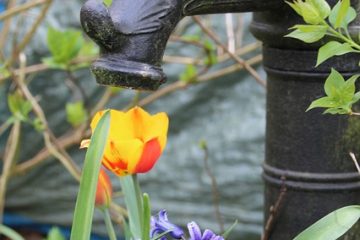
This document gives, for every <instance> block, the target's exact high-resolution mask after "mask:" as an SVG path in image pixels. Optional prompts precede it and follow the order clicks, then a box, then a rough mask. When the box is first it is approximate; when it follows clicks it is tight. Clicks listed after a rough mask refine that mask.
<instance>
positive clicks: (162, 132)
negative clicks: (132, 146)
mask: <svg viewBox="0 0 360 240" xmlns="http://www.w3.org/2000/svg"><path fill="white" fill-rule="evenodd" d="M168 127H169V118H168V116H167V115H166V113H163V112H162V113H158V114H155V115H154V116H152V119H151V121H150V122H149V123H147V124H146V126H145V131H144V139H145V141H149V140H150V139H152V138H154V137H157V138H158V140H159V143H160V147H161V150H164V148H165V145H166V138H167V131H168Z"/></svg>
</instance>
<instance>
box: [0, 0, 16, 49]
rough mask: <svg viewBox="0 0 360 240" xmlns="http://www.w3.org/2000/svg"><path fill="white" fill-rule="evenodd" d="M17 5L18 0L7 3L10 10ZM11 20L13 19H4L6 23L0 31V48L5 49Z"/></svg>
mask: <svg viewBox="0 0 360 240" xmlns="http://www.w3.org/2000/svg"><path fill="white" fill-rule="evenodd" d="M15 5H16V0H10V1H9V2H8V4H7V8H8V9H9V10H10V9H12V8H14V7H15ZM9 10H7V11H9ZM11 20H12V19H6V20H5V21H4V24H3V27H2V29H1V33H0V49H4V45H5V42H6V40H7V37H8V35H9V31H10V26H11ZM1 51H2V50H1Z"/></svg>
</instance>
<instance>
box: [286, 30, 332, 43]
mask: <svg viewBox="0 0 360 240" xmlns="http://www.w3.org/2000/svg"><path fill="white" fill-rule="evenodd" d="M325 34H326V29H325V30H324V31H317V32H302V31H301V30H299V29H296V30H295V31H292V32H291V33H289V34H287V35H285V37H291V38H296V39H299V40H301V41H303V42H306V43H313V42H316V41H319V40H320V39H322V38H323V37H324V36H325Z"/></svg>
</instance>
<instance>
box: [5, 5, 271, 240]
mask: <svg viewBox="0 0 360 240" xmlns="http://www.w3.org/2000/svg"><path fill="white" fill-rule="evenodd" d="M81 2H83V1H81ZM81 2H80V1H70V0H65V1H60V0H56V1H55V2H54V5H53V6H52V8H51V12H50V14H49V15H48V17H47V18H46V21H45V24H42V26H41V28H40V29H39V30H38V32H37V34H36V36H35V38H34V40H33V41H32V43H31V49H30V50H28V51H27V56H28V59H29V61H30V62H31V61H32V62H34V63H35V62H38V61H40V60H39V59H40V58H41V57H42V56H46V55H48V51H47V50H46V42H45V41H46V26H47V24H48V25H52V26H54V27H60V28H66V27H78V26H79V9H80V6H81ZM36 11H37V10H33V11H32V12H34V13H36ZM216 18H218V19H221V18H223V16H221V15H218V16H216ZM250 18H251V17H250V15H246V18H245V19H246V22H247V24H248V23H249V21H250ZM216 22H219V24H221V22H223V21H216ZM218 29H219V31H221V30H222V29H223V27H222V26H221V25H219V26H218ZM188 31H189V32H191V31H195V30H193V29H191V28H190V29H188ZM246 31H247V30H246ZM244 41H245V42H250V41H254V39H253V38H252V37H251V35H250V34H249V33H248V31H247V33H246V35H245V40H244ZM167 51H168V52H174V51H175V52H176V51H180V52H182V53H185V54H186V53H187V55H188V56H191V54H192V52H191V51H192V50H187V49H183V48H177V47H173V48H172V47H171V45H170V46H169V48H168V49H167ZM164 70H165V72H166V73H167V74H168V75H169V80H168V82H171V81H174V79H176V77H177V76H178V75H179V73H180V72H181V70H182V69H181V68H180V67H179V66H176V65H165V66H164ZM261 74H262V76H264V73H263V72H262V71H261ZM76 76H77V77H79V78H80V79H81V84H82V85H83V86H84V88H85V89H86V91H87V94H88V96H91V101H93V102H96V100H97V99H98V98H99V96H100V93H101V91H102V90H103V89H102V87H98V86H96V84H95V80H94V79H93V77H92V76H91V74H90V72H89V70H88V69H84V70H81V71H78V72H76ZM65 77H66V76H65V74H64V73H62V72H60V71H54V70H50V71H47V72H45V73H42V74H39V75H37V76H36V79H35V80H33V81H32V83H31V85H30V86H31V90H32V91H33V93H35V94H39V96H41V99H40V104H41V105H42V106H43V108H44V109H45V111H46V115H47V118H48V120H49V122H50V125H51V127H52V129H54V131H55V133H56V134H57V135H61V134H62V133H64V132H65V131H66V130H68V129H69V128H70V126H69V125H68V124H67V123H66V120H65V119H66V116H65V112H64V108H65V104H66V103H67V102H69V101H71V100H72V99H71V93H70V92H69V90H68V88H67V87H66V86H65V84H64V82H63V80H64V78H65ZM9 87H11V86H9V85H6V86H0V97H1V102H0V111H1V115H0V122H3V121H5V120H6V118H7V117H8V116H9V113H8V110H7V106H6V104H7V103H6V97H7V96H6V91H7V90H8V89H9ZM132 95H133V92H132V91H124V92H123V93H121V94H120V95H119V97H117V98H116V99H113V100H112V101H111V102H110V105H109V106H108V107H112V108H118V109H121V108H122V107H123V106H124V105H125V103H126V101H127V100H128V99H129V98H130V97H131V96H132ZM147 110H149V111H150V112H153V113H154V112H158V111H166V112H167V113H168V114H169V117H170V135H169V141H168V145H167V148H166V150H165V152H164V154H163V156H162V157H161V159H160V160H159V162H158V164H157V165H156V167H155V169H154V170H153V171H151V172H150V173H148V174H146V175H142V176H140V180H141V183H142V186H143V190H144V191H147V192H149V193H150V195H151V199H152V206H153V210H154V212H156V211H158V210H159V209H162V208H165V209H167V210H168V214H169V217H170V218H171V219H172V220H174V221H175V222H176V223H179V224H180V223H182V224H186V223H187V222H189V221H192V220H195V221H197V222H198V223H199V224H200V225H201V226H202V228H205V227H208V228H212V229H214V230H215V231H217V230H218V226H217V224H216V221H215V217H214V214H213V212H214V211H213V206H212V196H211V181H210V179H209V178H208V176H207V175H206V173H205V172H204V169H203V152H202V150H201V149H200V148H199V146H198V143H199V141H200V140H203V139H204V140H206V141H207V142H208V146H209V151H210V158H209V161H210V164H211V168H212V170H213V172H214V174H215V175H216V178H217V181H218V184H219V189H220V196H221V206H220V210H221V213H222V214H223V216H224V218H225V220H226V224H227V226H229V225H230V224H231V223H232V222H233V221H234V220H235V219H238V220H239V225H238V226H237V227H236V230H235V232H234V234H233V236H232V238H233V239H237V240H240V239H246V240H250V239H258V237H259V235H260V233H261V224H262V206H263V197H262V191H263V186H262V181H261V163H262V161H263V158H264V135H265V134H264V132H265V90H264V89H263V88H262V87H261V86H260V85H258V84H257V83H256V82H255V81H254V80H253V79H252V78H251V77H249V76H248V75H247V74H245V73H243V72H239V73H236V74H232V75H229V76H226V77H224V78H223V79H221V80H216V81H212V82H210V83H206V84H200V85H197V86H194V87H191V88H189V89H187V90H185V91H180V92H176V93H173V94H171V95H169V96H167V97H165V98H162V99H160V100H159V101H157V102H155V103H153V104H151V105H149V106H147ZM24 128H25V132H26V134H23V136H22V140H21V157H20V159H22V160H25V159H28V158H29V157H31V156H33V155H34V154H35V153H36V152H37V151H38V150H39V149H40V148H41V146H42V144H43V143H42V139H41V136H40V135H39V134H38V133H36V132H35V131H34V130H32V129H31V128H30V127H26V126H25V127H24ZM4 141H5V138H4V137H1V138H0V143H1V145H0V146H1V147H3V146H4V145H5V142H4ZM70 153H71V155H72V156H74V158H75V159H76V161H77V162H78V163H79V164H81V162H82V161H83V158H84V151H80V150H78V149H77V147H74V148H72V149H71V150H70ZM114 182H116V181H114ZM115 184H116V183H115ZM116 185H117V184H116ZM77 187H78V185H77V184H76V182H75V181H74V180H73V179H72V178H71V176H70V175H69V174H68V173H67V172H66V171H65V170H64V168H63V167H62V165H61V164H60V163H59V162H57V161H56V160H54V159H49V160H47V161H46V162H45V163H43V164H42V165H41V166H39V167H37V168H36V169H34V170H33V171H31V172H29V173H28V174H26V175H24V176H18V177H16V178H13V179H11V181H10V186H9V190H8V193H7V199H6V210H7V211H8V212H12V213H19V214H21V215H23V216H26V217H30V218H32V219H33V220H35V221H39V222H44V223H50V224H54V225H65V226H69V225H70V224H71V220H72V212H73V208H74V203H75V198H76V193H77ZM116 188H118V187H116ZM101 222H102V221H101V218H99V215H96V219H95V223H94V225H95V230H96V231H97V232H99V233H103V232H104V228H103V226H102V224H101Z"/></svg>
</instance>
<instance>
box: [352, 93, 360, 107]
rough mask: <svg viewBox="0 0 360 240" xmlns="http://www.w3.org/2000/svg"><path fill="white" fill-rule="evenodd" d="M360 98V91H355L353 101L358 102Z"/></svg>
mask: <svg viewBox="0 0 360 240" xmlns="http://www.w3.org/2000/svg"><path fill="white" fill-rule="evenodd" d="M359 100H360V92H357V93H355V94H354V96H353V99H352V103H353V104H354V103H356V102H357V101H359Z"/></svg>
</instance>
